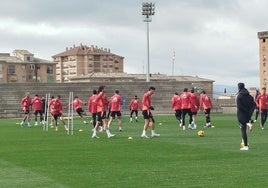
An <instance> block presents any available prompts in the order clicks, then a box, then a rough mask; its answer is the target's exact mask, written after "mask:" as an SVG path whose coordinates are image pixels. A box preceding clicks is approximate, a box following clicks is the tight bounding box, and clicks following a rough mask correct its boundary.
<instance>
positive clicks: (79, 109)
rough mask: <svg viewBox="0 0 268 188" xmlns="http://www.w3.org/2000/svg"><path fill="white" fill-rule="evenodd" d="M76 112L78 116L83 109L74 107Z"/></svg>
mask: <svg viewBox="0 0 268 188" xmlns="http://www.w3.org/2000/svg"><path fill="white" fill-rule="evenodd" d="M76 112H77V114H78V115H79V116H81V115H82V114H83V112H84V110H83V109H82V108H77V109H76Z"/></svg>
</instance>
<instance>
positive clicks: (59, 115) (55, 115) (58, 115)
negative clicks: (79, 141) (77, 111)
mask: <svg viewBox="0 0 268 188" xmlns="http://www.w3.org/2000/svg"><path fill="white" fill-rule="evenodd" d="M53 117H54V119H55V120H57V119H58V118H60V117H62V113H59V114H54V115H53Z"/></svg>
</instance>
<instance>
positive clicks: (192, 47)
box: [0, 0, 268, 87]
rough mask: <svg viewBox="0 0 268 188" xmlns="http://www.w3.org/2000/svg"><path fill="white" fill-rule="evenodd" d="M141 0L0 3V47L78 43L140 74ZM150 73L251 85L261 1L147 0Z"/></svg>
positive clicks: (58, 48)
mask: <svg viewBox="0 0 268 188" xmlns="http://www.w3.org/2000/svg"><path fill="white" fill-rule="evenodd" d="M142 2H144V1H141V0H129V1H126V0H99V1H95V0H94V1H93V0H75V1H73V0H57V1H55V0H46V1H43V0H42V1H40V0H10V1H4V2H1V11H0V41H1V43H0V52H8V53H11V52H12V51H13V50H14V49H25V50H28V51H30V52H32V53H34V54H35V56H36V57H40V58H44V59H48V60H52V58H51V56H53V55H55V54H58V53H60V52H63V51H65V49H66V47H71V46H73V44H75V45H79V44H80V43H83V44H86V45H96V46H98V47H104V48H110V49H111V52H112V53H115V54H118V55H121V56H123V57H125V70H124V71H125V72H127V73H146V64H147V61H146V25H145V23H144V22H143V17H142V15H141V7H142ZM149 2H153V3H155V12H156V13H155V15H154V16H153V18H152V19H153V21H152V22H151V23H150V59H151V63H150V67H151V73H158V72H159V73H163V74H168V75H171V74H172V56H173V49H174V51H175V54H176V55H175V68H174V74H175V75H191V76H196V75H197V76H199V77H203V78H208V79H212V80H215V84H224V85H236V83H237V82H239V81H243V82H245V83H246V86H248V87H249V86H250V87H254V86H256V87H259V47H258V45H259V44H258V39H257V32H259V31H266V30H268V27H267V25H268V24H267V21H266V19H267V18H268V11H267V7H268V1H267V0H155V1H149Z"/></svg>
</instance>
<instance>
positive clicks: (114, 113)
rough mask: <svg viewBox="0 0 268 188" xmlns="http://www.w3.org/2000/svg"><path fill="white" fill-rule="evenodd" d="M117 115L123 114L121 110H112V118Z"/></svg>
mask: <svg viewBox="0 0 268 188" xmlns="http://www.w3.org/2000/svg"><path fill="white" fill-rule="evenodd" d="M115 115H116V116H117V117H119V116H121V115H122V114H121V112H120V111H111V117H112V118H115Z"/></svg>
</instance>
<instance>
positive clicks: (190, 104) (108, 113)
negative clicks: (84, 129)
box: [20, 86, 212, 138]
mask: <svg viewBox="0 0 268 188" xmlns="http://www.w3.org/2000/svg"><path fill="white" fill-rule="evenodd" d="M154 92H155V88H154V87H149V90H148V91H147V92H146V93H145V94H144V95H143V98H142V101H141V105H140V101H139V99H138V97H137V96H136V95H135V96H134V98H133V99H131V101H130V103H129V110H130V122H133V114H134V113H135V121H136V122H137V121H138V111H139V110H142V115H143V117H144V126H143V130H142V134H141V137H142V138H149V137H148V136H147V134H146V131H147V129H148V128H149V127H150V129H151V137H158V136H160V134H157V133H156V132H155V125H154V124H155V121H154V118H153V115H152V112H151V111H152V110H154V107H153V106H152V102H151V96H152V95H153V94H154ZM46 103H47V104H46ZM171 103H172V108H173V110H174V111H175V117H176V119H177V120H178V121H179V124H180V127H181V128H182V129H183V130H185V118H186V115H187V114H188V116H189V126H188V128H190V129H196V127H197V125H196V114H197V111H198V110H199V109H203V110H204V112H205V115H206V126H205V127H211V124H210V111H211V108H212V102H211V99H210V97H209V96H208V95H207V94H206V92H205V91H202V93H201V95H200V99H199V97H198V96H197V95H196V94H195V91H194V89H192V90H191V91H190V92H189V91H188V89H187V88H185V89H184V90H183V92H182V93H181V94H180V95H179V94H178V93H177V92H175V94H174V96H173V97H172V99H171ZM122 104H123V99H122V97H121V96H120V94H119V90H115V92H114V94H113V95H112V96H111V97H110V98H109V99H108V98H107V96H106V94H105V86H100V87H99V88H98V90H93V93H92V95H91V96H90V97H89V99H88V101H87V103H85V102H83V101H82V100H81V99H79V97H78V96H75V97H74V99H73V101H72V102H71V103H70V104H68V105H67V106H65V107H68V106H70V105H73V107H74V110H75V111H76V112H77V114H78V115H79V116H80V117H81V119H82V120H83V123H84V124H87V121H86V120H85V118H84V116H83V115H84V110H83V108H82V106H83V105H87V107H88V112H90V113H91V115H92V124H93V129H92V138H99V137H98V136H97V132H98V131H105V132H106V134H107V137H108V138H111V137H113V136H115V135H114V134H112V133H111V132H110V126H111V124H112V122H113V120H114V119H115V117H116V116H117V119H118V127H119V131H122V113H121V106H122ZM21 105H22V109H23V111H24V114H25V116H24V118H23V120H22V122H21V123H20V124H21V126H23V125H25V124H26V125H28V126H31V125H30V121H29V118H30V109H31V107H32V108H33V111H34V115H35V118H34V119H35V124H34V125H35V126H37V125H38V121H37V115H38V114H40V123H42V124H44V123H45V121H47V116H46V115H44V114H46V112H45V111H46V110H48V111H49V113H50V115H51V117H52V119H53V121H54V123H55V130H56V131H57V130H58V126H59V122H58V120H61V121H62V124H63V125H64V127H65V130H68V127H67V126H66V123H65V121H64V118H63V116H62V111H63V108H65V107H63V104H62V101H61V99H60V96H57V97H55V98H54V97H51V99H50V100H49V101H46V100H45V99H44V98H40V97H39V96H38V95H35V96H34V98H32V99H30V96H29V93H27V94H26V96H25V97H24V98H23V99H22V100H21Z"/></svg>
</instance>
